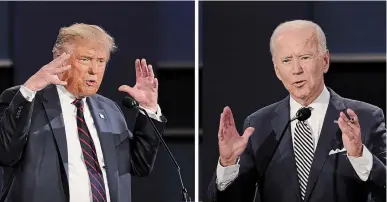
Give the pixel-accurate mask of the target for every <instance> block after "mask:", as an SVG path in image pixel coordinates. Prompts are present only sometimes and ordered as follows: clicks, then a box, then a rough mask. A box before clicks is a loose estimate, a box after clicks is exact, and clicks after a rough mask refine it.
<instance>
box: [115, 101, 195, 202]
mask: <svg viewBox="0 0 387 202" xmlns="http://www.w3.org/2000/svg"><path fill="white" fill-rule="evenodd" d="M122 104H123V105H124V106H125V107H127V108H129V109H132V108H136V109H138V110H141V111H142V112H144V114H145V116H146V117H147V119H148V121H149V122H150V123H151V125H152V127H153V130H154V131H155V132H156V134H157V136H158V137H159V139H160V141H161V143H162V144H163V145H164V148H165V149H166V150H167V152H168V155H169V158H170V159H171V160H172V162H173V163H174V164H175V167H176V169H177V174H178V175H179V178H180V185H181V190H182V191H181V194H182V199H181V200H182V201H184V202H190V201H191V198H190V197H189V195H188V191H187V189H186V188H185V187H184V183H183V178H182V177H181V173H180V166H179V164H178V163H177V161H176V159H175V157H173V154H172V152H171V151H170V150H169V148H168V146H167V144H166V143H165V141H164V138H163V137H162V136H161V134H160V132H159V130H157V128H156V126H155V124H154V123H153V120H152V119H151V118H150V117H149V115H148V113H147V112H146V111H145V109H143V108H141V107H140V106H139V104H138V102H137V101H136V100H135V99H133V98H132V97H130V96H126V97H124V99H123V100H122Z"/></svg>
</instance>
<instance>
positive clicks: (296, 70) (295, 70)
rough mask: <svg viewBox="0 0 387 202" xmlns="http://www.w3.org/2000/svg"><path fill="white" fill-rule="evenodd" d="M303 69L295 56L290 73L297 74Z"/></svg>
mask: <svg viewBox="0 0 387 202" xmlns="http://www.w3.org/2000/svg"><path fill="white" fill-rule="evenodd" d="M303 72H304V71H303V69H302V66H301V63H300V61H299V59H298V58H296V59H295V60H294V63H293V71H292V73H293V74H295V75H299V74H302V73H303Z"/></svg>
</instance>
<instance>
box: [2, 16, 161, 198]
mask: <svg viewBox="0 0 387 202" xmlns="http://www.w3.org/2000/svg"><path fill="white" fill-rule="evenodd" d="M115 49H116V46H115V43H114V39H113V38H112V37H111V36H110V35H109V34H108V33H107V32H105V31H104V30H103V29H102V28H101V27H99V26H96V25H88V24H80V23H77V24H73V25H71V26H69V27H63V28H61V29H60V31H59V35H58V37H57V40H56V43H55V45H54V48H53V57H54V60H53V61H52V62H50V63H48V64H47V65H45V66H43V67H42V68H41V69H40V70H39V71H38V72H37V73H35V74H34V75H32V76H31V77H30V78H29V79H28V80H27V81H26V82H25V83H24V84H23V85H21V86H15V87H12V88H9V89H7V90H5V91H4V92H3V93H2V94H1V95H0V165H1V166H2V167H3V170H4V182H3V190H2V194H1V199H0V201H5V202H16V201H17V202H54V201H55V202H78V201H79V202H128V201H131V175H134V176H147V175H149V173H150V172H151V170H152V168H153V165H154V162H155V158H156V154H157V151H158V147H159V143H160V142H159V139H158V138H157V135H156V134H155V133H154V131H153V128H152V126H151V125H150V123H149V122H148V121H147V119H146V116H145V114H142V112H141V113H138V114H137V118H136V123H135V127H134V129H133V131H130V130H129V129H128V127H127V124H126V121H125V117H124V115H123V113H122V111H121V109H120V108H119V107H118V105H117V104H116V103H115V102H114V101H112V100H110V99H108V98H106V97H103V96H101V95H98V94H97V91H98V89H99V87H100V85H101V82H102V78H103V75H104V72H105V68H106V65H107V63H108V61H109V59H110V55H111V53H112V52H113V51H114V50H115ZM135 68H136V84H135V86H134V87H129V86H127V85H122V86H120V87H119V89H118V90H119V91H123V92H126V93H128V94H129V95H131V96H132V97H133V98H134V99H136V100H137V101H138V102H139V104H140V107H142V108H144V109H145V110H146V111H148V113H149V116H150V117H151V118H153V119H155V121H154V122H155V125H156V127H157V128H158V129H159V130H160V131H161V132H162V131H163V128H164V125H165V122H166V119H165V117H164V116H163V115H161V111H160V108H159V106H158V104H157V98H158V81H157V79H156V78H155V77H154V73H153V69H152V66H151V65H148V64H147V63H146V60H145V59H142V60H141V61H140V60H136V61H135Z"/></svg>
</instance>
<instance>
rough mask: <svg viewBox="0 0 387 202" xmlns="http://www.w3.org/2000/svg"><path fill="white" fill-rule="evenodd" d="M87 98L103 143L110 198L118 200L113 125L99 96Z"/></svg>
mask: <svg viewBox="0 0 387 202" xmlns="http://www.w3.org/2000/svg"><path fill="white" fill-rule="evenodd" d="M86 100H87V101H86V102H87V104H88V106H89V109H90V113H91V115H92V117H93V120H94V123H95V127H96V129H97V133H98V137H99V139H100V143H101V148H102V153H103V158H104V162H105V167H106V173H107V180H108V185H109V193H110V198H111V201H117V197H118V193H117V190H118V187H117V183H118V179H117V178H118V176H117V175H116V171H117V170H118V168H117V159H116V155H115V154H116V152H115V145H114V139H113V137H112V133H111V127H110V124H109V117H107V114H106V113H105V110H104V109H103V108H102V106H101V104H100V102H99V101H98V98H96V97H95V96H91V97H88V98H87V99H86Z"/></svg>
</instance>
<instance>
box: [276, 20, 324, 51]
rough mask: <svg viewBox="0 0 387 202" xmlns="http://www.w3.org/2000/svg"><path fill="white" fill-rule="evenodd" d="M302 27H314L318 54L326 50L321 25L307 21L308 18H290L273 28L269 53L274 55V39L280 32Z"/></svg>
mask: <svg viewBox="0 0 387 202" xmlns="http://www.w3.org/2000/svg"><path fill="white" fill-rule="evenodd" d="M303 28H312V29H314V32H315V34H316V38H317V45H318V51H319V53H320V54H324V53H325V52H326V51H327V40H326V38H325V34H324V32H323V30H322V29H321V27H320V26H319V25H318V24H316V23H314V22H312V21H308V20H292V21H287V22H284V23H281V24H280V25H278V26H277V28H276V29H275V30H274V32H273V34H272V35H271V38H270V53H271V55H272V56H273V55H274V45H275V40H276V38H277V37H278V36H279V35H280V33H281V32H283V31H284V30H289V29H303Z"/></svg>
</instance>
